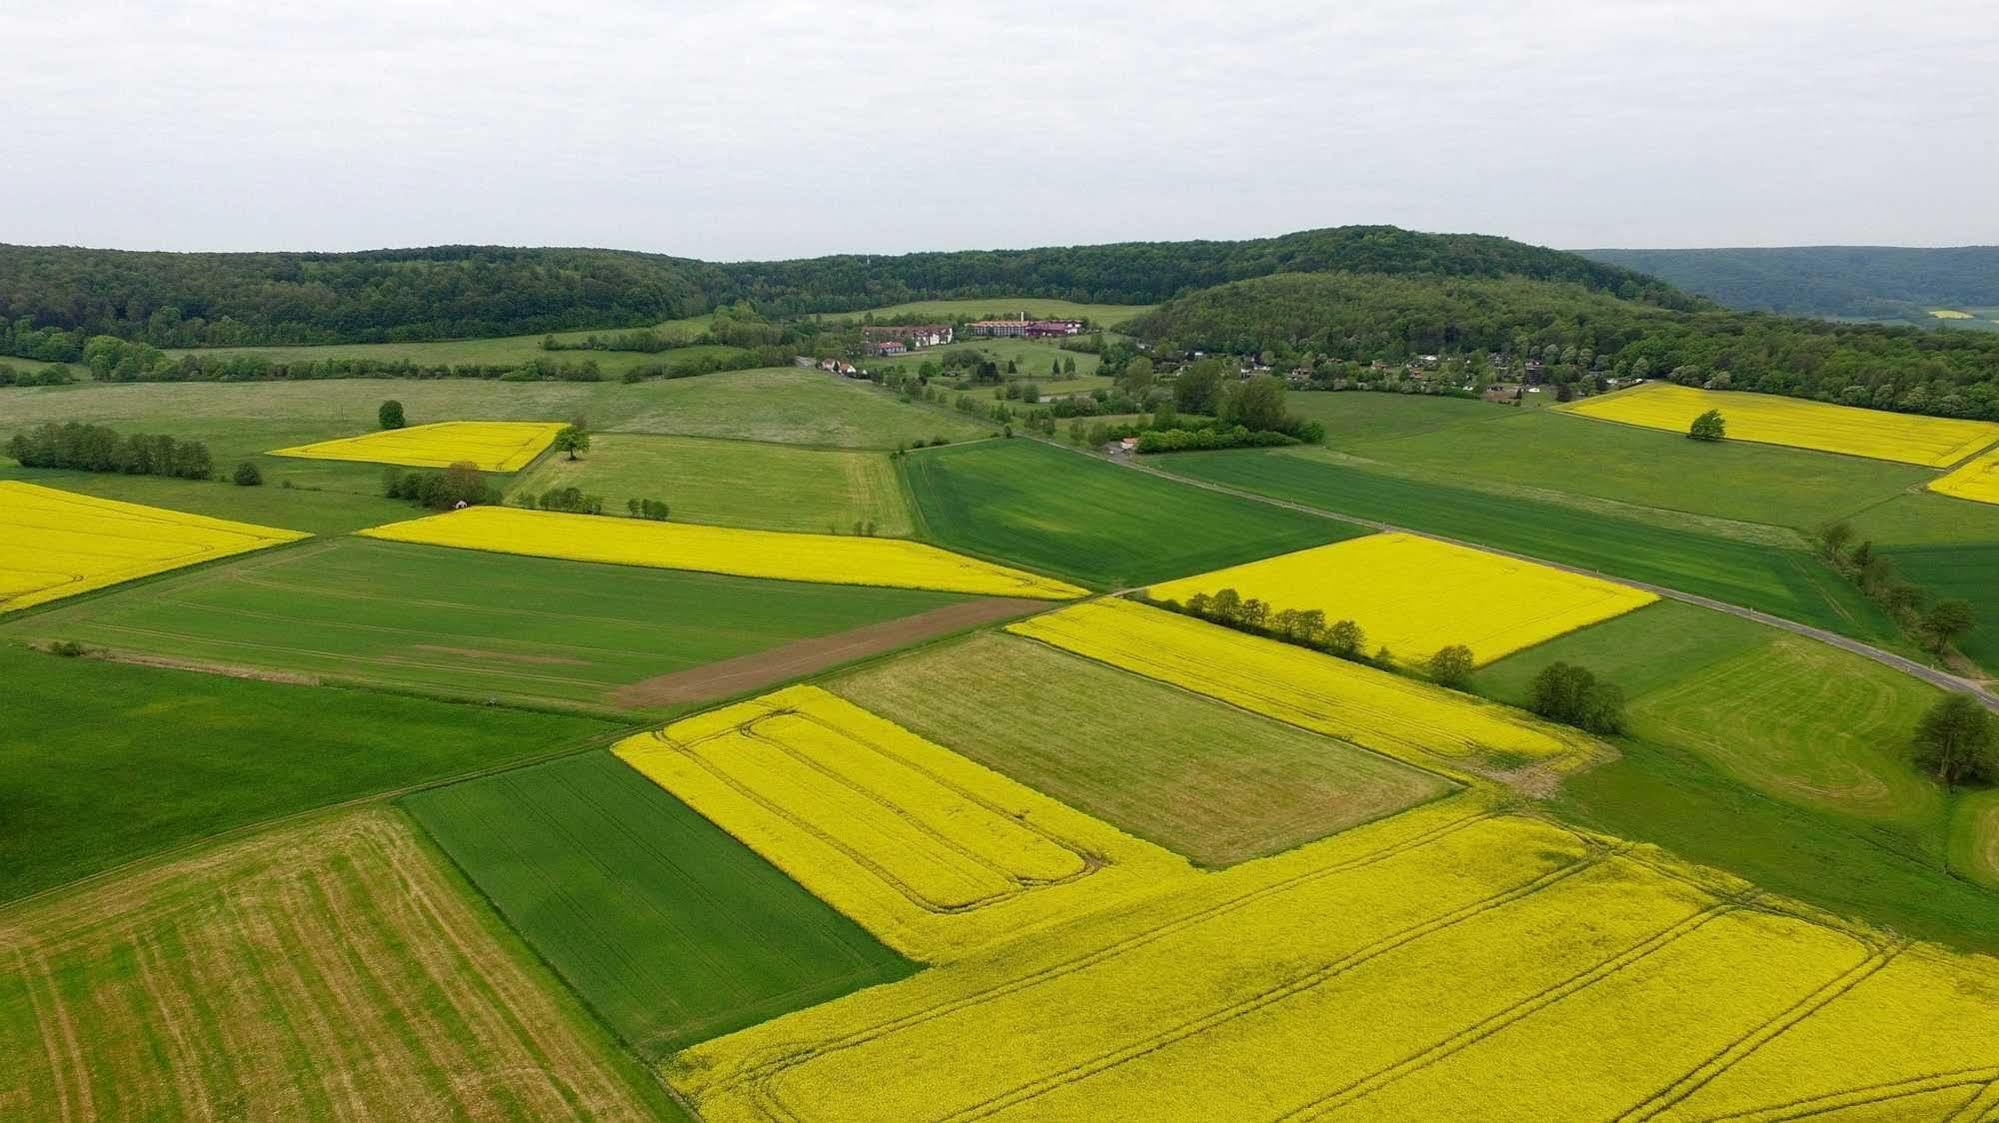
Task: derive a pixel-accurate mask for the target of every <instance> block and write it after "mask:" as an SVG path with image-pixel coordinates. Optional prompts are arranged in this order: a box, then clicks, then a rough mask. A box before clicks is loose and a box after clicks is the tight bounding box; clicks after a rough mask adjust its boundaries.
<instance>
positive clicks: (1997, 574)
mask: <svg viewBox="0 0 1999 1123" xmlns="http://www.w3.org/2000/svg"><path fill="white" fill-rule="evenodd" d="M1881 553H1882V555H1883V556H1884V557H1886V558H1887V559H1888V560H1889V561H1891V562H1893V563H1895V565H1896V567H1897V568H1899V569H1900V570H1901V571H1902V575H1903V576H1904V577H1907V578H1908V579H1909V580H1911V581H1913V582H1915V583H1916V584H1917V585H1919V586H1921V587H1922V588H1924V589H1926V590H1928V592H1929V593H1930V595H1931V596H1932V597H1934V598H1935V599H1937V600H1950V599H1962V600H1967V601H1970V602H1971V607H1972V610H1973V611H1974V612H1975V613H1976V614H1977V616H1978V626H1977V627H1975V628H1973V629H1972V631H1971V632H1970V634H1968V635H1966V636H1964V637H1962V638H1961V639H1959V640H1958V641H1957V646H1958V649H1959V650H1960V651H1962V652H1964V654H1965V655H1966V656H1967V657H1969V658H1970V659H1972V660H1973V661H1975V662H1977V663H1978V664H1979V665H1980V666H1983V667H1984V668H1985V669H1986V670H1987V671H1991V672H1999V542H1986V543H1982V544H1978V545H1960V546H1907V547H1903V546H1891V547H1887V548H1884V549H1883V550H1882V551H1881Z"/></svg>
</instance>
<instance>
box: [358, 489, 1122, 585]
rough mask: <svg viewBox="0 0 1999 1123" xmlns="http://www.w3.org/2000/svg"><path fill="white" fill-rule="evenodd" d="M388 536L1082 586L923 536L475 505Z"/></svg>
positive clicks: (662, 564)
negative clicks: (798, 531)
mask: <svg viewBox="0 0 1999 1123" xmlns="http://www.w3.org/2000/svg"><path fill="white" fill-rule="evenodd" d="M361 533H362V534H363V535H365V536H366V537H369V538H379V539H382V540H383V541H389V542H417V543H422V544H425V545H431V546H450V547H454V548H457V549H461V550H491V551H497V552H499V553H506V554H526V555H530V556H534V557H546V558H567V559H569V560H572V561H587V562H602V563H606V564H611V565H628V566H645V567H651V568H655V569H684V570H694V571H697V572H702V573H725V574H730V575H733V576H737V577H762V578H767V579H771V580H777V581H811V582H821V583H825V584H831V585H859V586H870V585H871V586H881V587H887V588H901V589H934V590H936V591H938V592H951V593H971V594H975V595H979V596H995V597H1036V598H1040V599H1044V600H1066V599H1068V598H1070V597H1075V596H1080V595H1082V593H1083V590H1081V589H1078V588H1076V587H1075V586H1073V585H1068V584H1064V583H1063V582H1060V581H1055V580H1051V579H1049V578H1046V577H1037V576H1035V575H1034V574H1032V573H1027V572H1025V571H1023V570H1018V569H1012V568H1010V567H1008V566H1003V565H995V564H993V563H991V562H984V561H980V560H979V559H977V558H970V557H966V556H964V555H962V554H954V553H951V552H950V551H948V550H940V549H938V548H937V547H935V546H931V545H927V544H925V543H922V542H909V541H904V540H901V539H895V538H866V537H852V536H841V535H831V534H792V533H785V532H780V531H771V530H740V529H737V528H735V527H721V526H698V525H695V524H692V523H674V522H653V521H650V520H646V519H629V518H606V517H604V516H601V515H571V514H564V513H562V512H558V511H526V510H519V509H516V508H512V507H466V508H464V509H463V510H458V511H451V512H447V513H445V514H442V515H431V516H429V517H427V518H421V519H411V520H409V521H407V522H398V523H389V524H388V525H386V526H378V527H372V528H370V529H368V530H365V531H362V532H361Z"/></svg>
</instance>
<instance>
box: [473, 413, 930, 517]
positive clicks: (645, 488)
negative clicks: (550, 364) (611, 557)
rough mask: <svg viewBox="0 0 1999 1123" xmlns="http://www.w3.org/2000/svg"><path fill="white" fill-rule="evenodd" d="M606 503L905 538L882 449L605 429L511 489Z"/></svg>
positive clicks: (904, 512)
mask: <svg viewBox="0 0 1999 1123" xmlns="http://www.w3.org/2000/svg"><path fill="white" fill-rule="evenodd" d="M572 486H573V487H579V488H582V489H583V491H584V493H585V494H589V495H601V496H603V497H604V500H605V503H604V507H605V510H607V511H610V512H612V513H617V512H620V511H623V510H624V509H625V501H626V500H627V499H660V500H664V501H665V502H666V503H667V505H668V506H669V507H670V508H671V511H672V518H673V519H674V520H675V521H676V522H698V523H715V524H718V525H721V526H745V527H752V528H755V529H758V530H802V531H819V532H824V531H834V532H837V533H840V534H849V533H852V532H853V528H854V525H855V524H856V523H859V524H862V525H863V526H865V525H867V524H873V526H874V528H875V530H874V532H875V533H876V534H878V535H882V536H902V535H907V534H909V533H910V532H911V525H910V517H909V500H908V498H907V497H906V496H905V495H904V494H903V490H902V481H901V480H899V479H898V478H897V477H896V472H895V466H894V465H892V464H890V463H889V459H888V454H887V453H883V452H856V451H850V450H844V449H804V448H794V447H790V446H786V445H775V444H763V443H759V442H754V441H719V440H709V439H704V438H697V437H655V436H642V435H638V434H629V433H605V434H602V435H600V436H598V437H595V438H593V439H592V440H591V442H590V451H589V452H587V453H585V454H584V455H583V457H582V458H581V459H577V460H569V459H567V458H565V457H562V456H545V457H543V458H542V459H541V462H540V463H538V464H536V465H535V466H534V467H533V468H531V469H529V470H528V471H527V472H526V473H525V474H523V475H522V476H521V477H520V478H518V479H517V480H516V481H515V482H514V484H513V485H512V486H511V487H509V488H508V495H509V497H510V498H511V497H513V496H517V495H519V494H521V493H523V492H530V493H537V494H538V493H541V492H545V491H548V490H550V489H552V488H558V487H572Z"/></svg>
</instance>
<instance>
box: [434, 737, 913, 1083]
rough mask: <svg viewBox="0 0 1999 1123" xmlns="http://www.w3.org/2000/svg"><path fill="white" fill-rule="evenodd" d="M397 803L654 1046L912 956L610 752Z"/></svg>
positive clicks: (665, 1047) (613, 1015)
mask: <svg viewBox="0 0 1999 1123" xmlns="http://www.w3.org/2000/svg"><path fill="white" fill-rule="evenodd" d="M404 804H405V806H406V807H408V809H409V810H410V812H411V813H412V814H414V815H415V816H416V818H417V820H418V821H419V822H421V823H422V824H423V825H424V827H425V828H426V829H427V830H429V831H430V832H431V834H432V836H433V837H435V838H436V839H437V841H438V843H439V844H440V845H442V846H443V847H444V850H445V852H446V853H448V854H450V855H451V858H452V860H453V861H455V862H457V863H458V865H459V867H460V868H462V869H463V870H464V871H465V872H466V875H467V876H468V877H470V878H471V880H472V882H473V884H474V885H476V886H478V888H479V891H480V892H481V893H483V894H484V895H485V896H486V897H487V898H488V899H489V900H491V901H492V902H493V904H494V906H495V907H496V908H498V909H499V911H500V913H501V915H503V916H505V917H506V918H507V920H508V921H509V922H510V923H511V924H512V925H513V926H514V927H515V928H516V929H517V930H518V931H520V932H521V933H522V935H523V936H525V937H526V938H527V939H528V941H529V942H530V943H531V944H532V945H533V946H534V948H535V950H536V951H537V952H538V953H539V954H540V955H541V956H542V958H543V959H545V960H547V961H548V962H549V963H550V964H551V965H552V966H553V967H554V968H555V970H556V972H557V973H559V974H560V975H561V976H562V977H563V978H564V979H565V980H567V981H568V982H569V984H570V985H571V986H573V987H575V988H576V991H577V993H578V994H580V995H582V996H583V998H584V1000H585V1001H586V1002H588V1003H589V1005H590V1007H591V1009H593V1010H595V1011H596V1012H597V1013H598V1014H599V1015H600V1016H601V1017H603V1019H604V1020H605V1021H606V1022H607V1023H608V1024H609V1025H610V1026H611V1027H612V1028H613V1029H614V1030H616V1031H617V1033H618V1035H619V1036H620V1037H621V1038H623V1039H624V1040H625V1041H626V1042H627V1043H629V1044H630V1045H631V1046H632V1048H633V1049H635V1050H636V1051H637V1052H638V1053H639V1054H640V1055H642V1056H645V1057H648V1058H657V1057H659V1056H662V1055H664V1054H665V1053H667V1052H670V1051H672V1050H673V1049H675V1048H678V1047H680V1046H683V1045H688V1044H692V1043H693V1042H696V1041H701V1040H704V1039H706V1038H709V1037H713V1036H716V1035H717V1034H720V1033H724V1032H727V1031H729V1030H733V1029H740V1028H742V1027H743V1026H747V1025H751V1024H753V1023H755V1022H759V1021H762V1020H764V1019H765V1018H769V1017H773V1016H775V1015H777V1014H781V1013H785V1012H788V1011H791V1010H796V1009H800V1008H802V1007H805V1006H809V1005H812V1004H813V1003H816V1002H822V1001H825V1000H827V999H830V998H836V997H838V996H839V995H842V994H845V993H847V992H848V991H852V990H856V989H858V988H860V987H864V986H870V985H873V984H875V983H881V982H887V981H889V980H891V979H898V978H902V977H903V976H905V975H908V974H909V973H910V972H912V971H913V970H914V969H915V968H914V966H913V965H911V964H909V963H908V962H906V961H904V960H903V959H901V958H900V957H899V956H897V955H895V954H894V953H893V952H890V951H889V950H888V949H886V948H884V947H882V946H881V945H880V944H879V943H877V942H876V941H875V940H874V938H873V937H871V936H869V935H868V934H867V932H865V931H863V930H862V929H861V928H860V927H859V926H857V925H855V924H854V923H853V922H852V921H850V920H847V919H846V918H845V917H842V916H841V915H840V914H838V913H836V912H834V911H833V910H832V909H830V908H828V907H827V906H826V905H824V904H822V903H820V902H819V901H818V900H816V899H815V898H813V897H812V895H811V894H809V893H807V892H805V891H804V890H803V889H800V888H799V887H798V886H797V885H796V884H795V883H793V882H792V881H791V880H790V879H788V878H786V877H785V876H784V875H783V874H781V873H779V872H778V871H777V870H776V869H774V868H772V867H771V866H770V865H769V864H768V863H766V862H765V861H764V860H763V859H761V858H759V857H757V856H756V855H755V854H754V853H751V852H750V851H749V850H748V849H746V848H744V847H743V845H742V844H741V843H738V842H736V841H735V840H734V839H732V838H730V837H729V836H728V835H726V834H724V833H722V831H721V830H719V829H717V828H716V827H715V826H714V825H713V824H711V823H709V822H708V821H707V820H705V819H703V818H702V817H701V816H699V815H697V814H695V813H694V812H693V811H691V810H689V809H688V808H687V806H686V805H684V804H682V803H680V802H679V801H677V800H675V799H674V798H672V797H671V796H669V795H667V794H666V793H665V792H663V791H661V790H660V789H659V787H658V786H657V785H655V784H653V783H652V782H650V781H648V780H647V779H646V778H645V777H643V776H641V775H639V774H638V773H637V772H634V771H632V770H631V769H630V768H627V767H626V766H625V765H624V764H623V763H621V762H620V761H618V760H617V759H616V758H614V757H612V756H611V755H610V754H608V753H587V754H584V755H582V756H574V757H569V758H567V759H564V760H559V761H554V762H551V763H549V764H543V765H537V766H534V767H532V768H526V769H520V770H516V771H512V772H505V773H501V774H499V775H496V776H489V777H486V778H483V779H478V780H471V781H467V782H465V783H460V784H453V785H450V786H448V787H443V788H436V789H432V790H430V791H426V792H420V793H418V794H416V795H413V796H409V797H407V798H406V799H405V801H404Z"/></svg>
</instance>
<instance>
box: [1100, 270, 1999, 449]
mask: <svg viewBox="0 0 1999 1123" xmlns="http://www.w3.org/2000/svg"><path fill="white" fill-rule="evenodd" d="M1130 327H1131V330H1132V331H1134V332H1135V333H1137V334H1138V335H1139V336H1140V337H1141V338H1143V339H1146V340H1148V341H1150V342H1151V343H1152V344H1153V345H1154V351H1155V352H1156V353H1160V354H1175V353H1191V352H1193V351H1208V352H1225V353H1230V354H1238V355H1240V354H1251V355H1257V356H1258V357H1259V358H1260V359H1262V360H1263V361H1266V362H1269V363H1273V364H1275V365H1277V366H1280V367H1285V368H1287V369H1289V368H1294V367H1298V366H1303V367H1306V368H1308V369H1310V370H1312V371H1314V372H1320V371H1321V369H1322V368H1333V374H1334V375H1338V374H1339V373H1341V369H1342V368H1351V367H1354V366H1360V367H1363V368H1364V367H1365V366H1366V365H1367V364H1370V363H1372V362H1375V361H1383V362H1387V363H1403V362H1406V361H1408V360H1410V359H1412V358H1420V357H1422V356H1427V355H1438V356H1442V357H1444V359H1445V363H1444V365H1445V366H1446V367H1448V368H1449V370H1448V371H1447V372H1446V373H1449V374H1452V375H1454V376H1456V377H1458V378H1462V379H1464V380H1466V381H1472V380H1476V379H1480V378H1486V377H1490V376H1491V375H1492V374H1493V372H1492V370H1491V369H1490V368H1489V365H1488V364H1489V361H1490V357H1491V356H1492V355H1498V356H1500V357H1501V359H1502V361H1504V362H1506V363H1507V364H1508V367H1509V369H1508V372H1507V373H1509V374H1510V375H1512V376H1516V377H1517V376H1520V375H1521V374H1522V372H1524V371H1527V370H1528V369H1529V364H1530V363H1531V366H1532V370H1533V371H1534V374H1535V378H1536V379H1537V380H1541V381H1547V382H1553V383H1557V384H1561V385H1569V384H1574V383H1581V382H1590V381H1596V380H1600V379H1608V378H1667V379H1671V380H1672V381H1674V382H1676V383H1680V384H1683V385H1690V386H1702V387H1707V388H1710V389H1718V390H1731V389H1732V390H1754V391H1758V392H1761V393H1767V394H1783V395H1788V396H1791V397H1800V398H1811V399H1814V400H1818V401H1827V402H1835V403H1839V404H1842V405H1853V406H1866V407H1870V408H1874V409H1890V410H1897V411H1901V412H1905V413H1922V414H1932V415H1936V416H1943V417H1978V418H1994V419H1999V333H1983V332H1968V331H1967V332H1936V331H1923V330H1920V329H1916V328H1903V327H1886V326H1879V325H1867V324H1842V323H1831V322H1826V321H1820V320H1800V319H1787V318H1784V317H1779V316H1770V315H1764V314H1761V313H1753V312H1730V311H1724V310H1720V309H1712V308H1709V309H1701V310H1693V311H1687V310H1679V309H1674V308H1668V307H1662V306H1659V305H1656V304H1646V303H1640V302H1636V301H1631V300H1624V299H1619V298H1618V297H1616V296H1613V295H1610V294H1607V293H1603V292H1596V291H1591V290H1589V289H1586V288H1584V287H1582V286H1580V285H1575V284H1565V283H1555V282H1549V281H1537V280H1531V279H1527V278H1520V277H1507V278H1500V279H1486V278H1464V277H1459V278H1446V279H1439V278H1418V277H1396V276H1383V275H1363V274H1342V273H1327V274H1313V275H1309V276H1306V275H1299V276H1278V277H1266V278H1261V279H1258V280H1251V281H1243V282H1239V283H1235V284H1230V285H1224V286H1221V287H1218V288H1214V289H1209V290H1206V291H1203V292H1199V293H1195V294H1192V295H1190V296H1187V297H1184V298H1182V299H1179V300H1175V301H1171V302H1169V303H1167V304H1164V305H1161V306H1160V307H1159V308H1157V309H1155V310H1154V311H1153V312H1151V313H1150V314H1148V315H1146V316H1143V317H1140V318H1139V319H1137V320H1135V321H1134V322H1133V323H1132V324H1131V325H1130Z"/></svg>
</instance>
